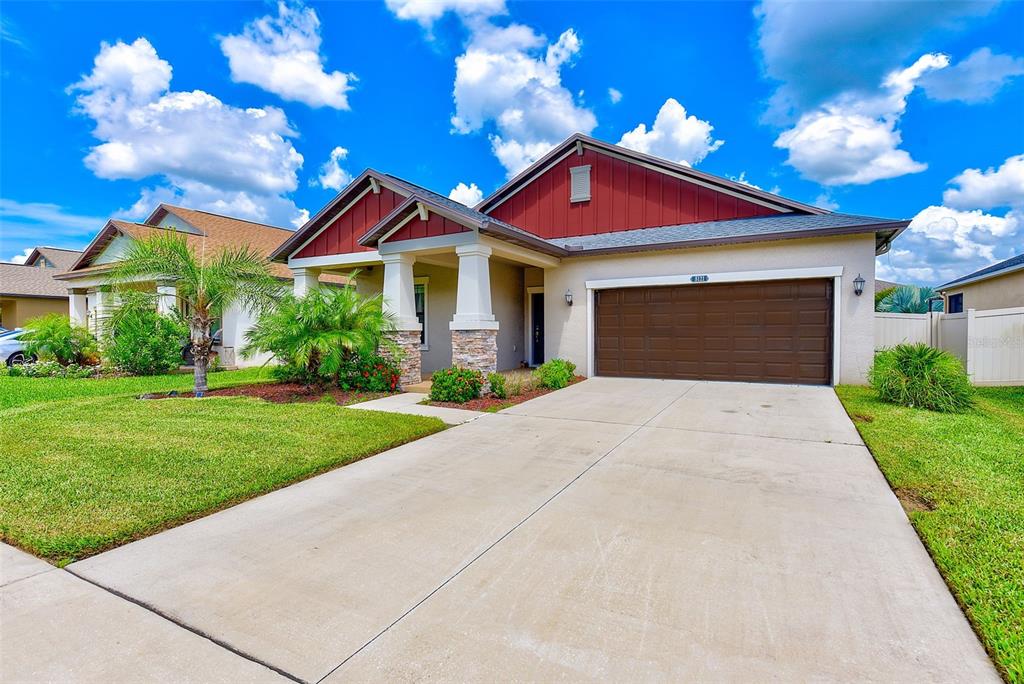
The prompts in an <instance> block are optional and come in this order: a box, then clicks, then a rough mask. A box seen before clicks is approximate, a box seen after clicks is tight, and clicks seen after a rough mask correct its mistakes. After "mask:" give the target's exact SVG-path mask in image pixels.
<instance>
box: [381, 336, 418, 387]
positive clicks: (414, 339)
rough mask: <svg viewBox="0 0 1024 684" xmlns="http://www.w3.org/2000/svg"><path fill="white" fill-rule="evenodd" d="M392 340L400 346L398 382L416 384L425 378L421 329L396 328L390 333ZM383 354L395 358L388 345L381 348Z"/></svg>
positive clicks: (403, 384)
mask: <svg viewBox="0 0 1024 684" xmlns="http://www.w3.org/2000/svg"><path fill="white" fill-rule="evenodd" d="M388 337H389V338H391V341H392V342H394V343H395V345H397V346H398V368H399V372H400V373H401V377H400V378H399V380H398V382H399V384H400V385H402V386H403V387H404V386H405V385H415V384H417V383H419V382H422V380H423V365H422V352H421V351H420V331H419V330H395V331H393V332H390V333H388ZM381 355H382V356H387V357H390V358H394V355H393V354H392V353H391V351H390V350H389V349H387V348H386V347H382V348H381Z"/></svg>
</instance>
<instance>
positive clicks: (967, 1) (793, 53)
mask: <svg viewBox="0 0 1024 684" xmlns="http://www.w3.org/2000/svg"><path fill="white" fill-rule="evenodd" d="M996 4H998V0H948V1H946V2H940V3H933V2H889V3H886V2H852V1H849V0H846V1H842V2H820V3H808V2H794V1H793V0H762V2H761V3H760V4H758V5H757V7H756V8H755V10H754V14H755V17H756V18H757V20H758V35H757V44H758V47H759V48H760V52H761V56H762V65H763V69H764V73H765V75H766V76H767V77H768V78H770V79H773V80H775V81H778V82H779V88H778V90H777V91H776V93H775V94H774V96H773V98H772V102H771V107H770V109H769V119H771V120H773V121H775V122H777V123H782V122H784V121H787V120H792V117H793V116H794V115H798V114H799V113H800V112H802V111H804V110H806V109H809V108H812V107H816V106H818V105H820V104H822V103H824V102H827V101H829V100H831V99H833V98H834V97H836V96H837V95H839V94H841V93H846V92H850V91H853V92H861V93H871V92H873V91H874V90H875V89H876V87H877V86H878V83H879V82H880V81H881V80H882V79H883V77H884V76H885V75H886V74H888V73H889V72H890V71H891V70H892V69H893V68H895V67H896V66H897V65H899V64H905V63H906V62H907V61H908V60H909V59H910V58H911V57H912V56H913V55H915V54H920V53H921V51H922V46H923V44H924V43H925V41H926V40H927V39H928V38H930V37H932V36H934V35H936V34H937V33H949V32H953V31H956V30H958V29H961V28H962V27H963V26H964V25H965V24H966V23H968V21H969V20H970V19H972V18H976V17H980V16H983V15H985V14H987V13H988V12H989V11H990V10H991V9H992V8H993V7H994V6H995V5H996Z"/></svg>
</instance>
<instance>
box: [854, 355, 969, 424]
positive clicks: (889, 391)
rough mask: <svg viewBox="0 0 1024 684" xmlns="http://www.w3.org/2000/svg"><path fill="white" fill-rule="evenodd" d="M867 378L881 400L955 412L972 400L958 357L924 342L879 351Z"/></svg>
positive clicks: (967, 379)
mask: <svg viewBox="0 0 1024 684" xmlns="http://www.w3.org/2000/svg"><path fill="white" fill-rule="evenodd" d="M868 381H869V382H870V383H871V386H872V387H873V388H874V389H875V391H876V392H878V396H879V398H880V399H882V400H883V401H888V402H891V403H894V404H900V405H902V406H910V407H915V408H924V409H929V410H931V411H944V412H953V413H956V412H961V411H965V410H967V409H968V408H970V407H971V405H972V404H973V401H974V400H973V397H974V388H973V387H972V386H971V380H970V378H969V377H968V376H967V373H966V372H965V371H964V368H963V365H962V364H961V363H960V359H958V358H956V357H955V356H953V355H952V354H950V353H949V352H945V351H942V350H939V349H933V348H932V347H929V346H928V345H926V344H900V345H897V346H895V347H892V348H891V349H885V350H882V351H880V352H878V353H877V354H876V355H875V361H874V363H873V364H872V366H871V369H870V370H869V371H868Z"/></svg>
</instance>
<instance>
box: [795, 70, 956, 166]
mask: <svg viewBox="0 0 1024 684" xmlns="http://www.w3.org/2000/svg"><path fill="white" fill-rule="evenodd" d="M948 64H949V58H948V57H947V56H945V55H941V54H926V55H923V56H921V57H920V58H918V60H917V61H916V62H914V64H913V65H911V66H909V67H907V68H906V69H902V70H897V71H893V72H892V73H890V74H889V75H888V76H887V77H886V79H885V80H884V81H883V83H882V90H881V92H878V93H874V94H870V95H861V94H855V93H844V94H843V95H840V96H838V97H836V98H835V99H833V100H831V101H829V102H828V103H826V104H825V105H823V106H822V107H819V108H817V109H814V110H812V111H810V112H807V113H805V114H803V115H802V116H801V117H800V119H799V120H798V121H797V123H796V126H794V127H793V128H792V129H790V130H788V131H784V132H783V133H782V134H781V135H780V136H779V137H778V139H777V140H776V141H775V146H776V147H779V148H782V149H785V150H787V151H788V152H789V158H788V159H787V163H788V164H789V165H790V166H793V167H794V168H796V169H797V170H798V171H799V172H800V174H801V175H802V176H803V177H804V178H807V179H810V180H812V181H816V182H818V183H821V184H823V185H847V184H854V185H863V184H867V183H873V182H875V181H877V180H882V179H885V178H895V177H897V176H902V175H904V174H908V173H917V172H919V171H923V170H924V169H926V168H927V164H923V163H920V162H917V161H915V160H914V159H913V158H911V156H910V154H909V153H908V152H907V151H905V150H901V149H898V148H899V146H900V144H901V143H902V137H901V135H900V132H899V130H898V128H897V125H898V124H899V120H900V117H902V116H903V113H904V112H905V111H906V107H907V97H908V96H909V95H910V93H911V92H912V91H913V90H914V87H915V86H916V84H917V81H918V80H919V79H920V78H921V76H922V75H923V74H925V73H926V72H928V71H931V70H936V69H943V68H945V67H946V66H948Z"/></svg>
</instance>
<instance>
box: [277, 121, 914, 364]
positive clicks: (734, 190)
mask: <svg viewBox="0 0 1024 684" xmlns="http://www.w3.org/2000/svg"><path fill="white" fill-rule="evenodd" d="M907 225H908V222H907V221H893V220H888V219H881V218H873V217H868V216H852V215H848V214H836V213H831V212H828V211H826V210H823V209H819V208H817V207H813V206H810V205H807V204H802V203H800V202H795V201H792V200H789V199H785V198H783V197H779V196H778V195H774V194H771V193H768V192H764V191H762V190H760V189H757V188H754V187H751V186H748V185H744V184H741V183H736V182H732V181H729V180H726V179H723V178H719V177H717V176H712V175H710V174H707V173H704V172H701V171H697V170H695V169H692V168H690V167H687V166H681V165H679V164H674V163H672V162H668V161H665V160H663V159H657V158H655V157H651V156H648V155H645V154H641V153H638V152H634V151H632V150H627V149H624V148H622V147H618V146H615V145H610V144H607V143H604V142H601V141H598V140H595V139H593V138H590V137H587V136H584V135H580V134H576V135H573V136H571V137H570V138H568V139H567V140H565V141H564V142H563V143H561V144H560V145H558V146H557V147H555V149H553V150H552V151H551V152H550V153H548V154H547V155H545V156H544V157H543V158H542V159H540V160H539V161H537V162H536V163H535V164H533V165H532V166H530V167H529V168H528V169H526V170H525V171H523V172H522V173H520V174H519V175H517V176H516V177H515V178H513V179H512V180H510V181H509V182H508V183H506V184H505V185H504V186H502V187H501V188H500V189H498V190H497V191H496V192H495V193H494V194H492V195H491V196H490V197H488V198H486V199H485V200H484V201H482V202H481V203H480V204H479V205H477V207H475V208H474V209H470V208H468V207H466V206H463V205H461V204H459V203H457V202H454V201H452V200H449V199H447V198H446V197H443V196H441V195H438V194H436V193H434V192H431V191H429V190H426V189H424V188H421V187H419V186H417V185H414V184H412V183H409V182H408V181H404V180H402V179H400V178H396V177H395V176H391V175H388V174H385V173H379V172H377V171H373V170H367V171H365V172H363V173H362V174H360V175H359V177H358V178H356V179H355V180H354V181H353V182H352V183H351V184H350V185H349V186H348V187H347V188H345V189H344V190H342V191H341V192H340V193H339V194H338V195H337V196H336V197H335V198H334V199H333V200H332V201H331V202H330V203H329V204H328V205H327V206H325V207H324V208H323V209H321V210H320V211H319V212H318V213H317V214H316V215H315V216H314V217H312V218H311V219H310V220H309V221H308V222H307V223H306V224H305V225H304V226H303V227H302V228H301V229H299V230H298V231H297V232H296V233H295V234H294V235H292V236H291V237H289V239H288V240H286V241H285V242H284V244H282V245H281V246H280V247H279V248H278V249H277V250H276V251H275V252H274V254H273V258H274V259H275V260H277V261H280V262H282V263H286V264H287V265H288V266H289V268H291V270H292V273H293V274H294V275H295V291H296V293H298V294H302V293H304V292H305V291H307V290H308V289H309V288H310V287H312V286H314V285H315V284H316V283H317V282H318V279H319V278H320V277H321V276H322V275H323V274H325V273H345V272H348V271H349V270H351V269H353V268H360V269H362V272H361V274H360V275H359V277H358V279H357V287H359V288H361V290H362V291H366V292H383V294H384V296H385V302H386V304H387V306H388V307H389V309H390V310H391V311H392V312H393V313H394V314H395V316H396V320H397V322H398V327H399V329H400V333H399V334H398V338H399V340H400V342H401V345H402V347H403V348H404V349H405V350H406V352H407V353H406V355H405V359H404V362H403V369H402V370H403V382H404V383H410V382H416V381H417V380H419V378H420V376H421V374H426V373H430V372H431V371H434V370H437V369H439V368H442V367H444V366H448V365H450V364H452V363H453V362H454V363H455V364H457V365H459V366H468V367H473V368H479V369H481V370H493V369H495V368H499V369H503V368H512V367H516V366H519V365H520V364H522V363H527V364H531V365H533V364H538V363H541V362H542V361H544V360H545V359H551V358H554V357H561V358H565V359H569V360H571V361H573V362H575V363H576V364H577V366H578V368H579V370H580V372H582V373H584V374H586V375H608V376H630V377H656V378H701V379H710V380H745V381H770V382H791V383H812V384H830V383H835V382H854V383H858V382H863V381H864V377H865V373H866V370H867V368H868V365H869V364H870V363H871V359H872V356H873V335H874V306H873V304H874V303H873V297H872V296H871V295H870V293H872V292H874V273H875V256H876V255H878V254H882V253H884V252H886V251H887V250H888V249H889V246H890V244H891V242H892V240H893V239H894V238H895V237H896V236H897V235H898V234H899V233H900V232H901V231H902V230H903V229H904V228H905V227H906V226H907ZM858 278H860V279H862V280H858ZM858 283H859V284H860V288H861V289H862V290H863V291H866V292H867V293H868V295H867V296H863V297H861V296H858V294H856V293H855V289H857V288H856V285H857V284H858Z"/></svg>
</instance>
